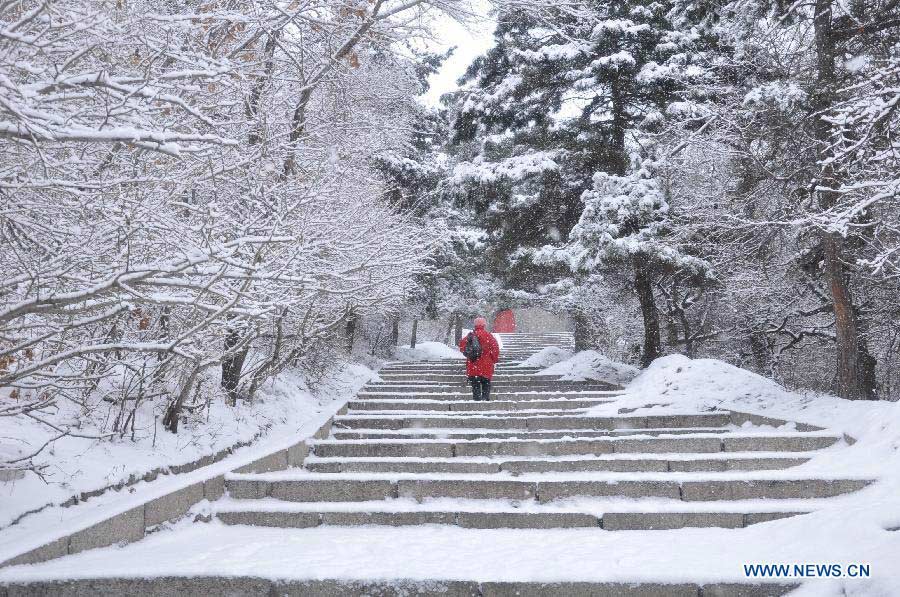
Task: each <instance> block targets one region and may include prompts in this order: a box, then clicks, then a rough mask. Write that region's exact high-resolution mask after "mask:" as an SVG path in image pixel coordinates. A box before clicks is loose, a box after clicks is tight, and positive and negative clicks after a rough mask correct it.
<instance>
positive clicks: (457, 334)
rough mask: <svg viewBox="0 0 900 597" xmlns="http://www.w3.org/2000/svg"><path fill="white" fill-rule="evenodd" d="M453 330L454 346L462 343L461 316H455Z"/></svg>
mask: <svg viewBox="0 0 900 597" xmlns="http://www.w3.org/2000/svg"><path fill="white" fill-rule="evenodd" d="M454 325H455V329H454V331H453V342H454V343H455V344H459V343H460V342H461V341H462V315H461V314H459V313H457V314H456V321H455V322H454Z"/></svg>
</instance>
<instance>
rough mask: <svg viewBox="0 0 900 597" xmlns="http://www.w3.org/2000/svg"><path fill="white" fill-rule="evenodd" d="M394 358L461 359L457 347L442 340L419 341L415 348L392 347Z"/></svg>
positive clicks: (422, 359)
mask: <svg viewBox="0 0 900 597" xmlns="http://www.w3.org/2000/svg"><path fill="white" fill-rule="evenodd" d="M394 358H395V359H397V360H398V361H410V362H411V361H439V360H442V359H457V360H462V359H463V358H464V357H463V355H462V353H461V352H459V349H457V348H454V347H452V346H447V345H446V344H444V343H443V342H419V343H417V344H416V347H415V348H409V347H408V346H398V347H397V348H395V349H394Z"/></svg>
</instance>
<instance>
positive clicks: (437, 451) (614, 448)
mask: <svg viewBox="0 0 900 597" xmlns="http://www.w3.org/2000/svg"><path fill="white" fill-rule="evenodd" d="M745 440H750V441H745ZM836 441H838V438H837V437H833V436H832V437H828V436H811V437H805V436H802V435H797V436H776V437H767V436H752V437H748V438H742V437H729V436H727V435H726V436H721V437H716V436H713V437H696V436H680V437H642V438H627V437H625V438H621V437H613V438H592V439H571V440H532V441H528V440H473V441H465V440H459V441H455V442H452V441H440V440H439V441H421V440H358V441H356V440H346V441H344V440H323V441H318V442H315V443H313V444H312V450H313V452H314V453H315V455H316V456H320V457H359V456H363V457H416V458H452V457H456V456H491V457H493V456H566V455H575V454H581V455H587V454H613V453H615V454H632V453H642V454H643V453H679V452H687V453H692V454H697V453H705V454H709V453H718V452H808V451H812V450H818V449H822V448H827V447H828V446H830V445H832V444H834V443H835V442H836Z"/></svg>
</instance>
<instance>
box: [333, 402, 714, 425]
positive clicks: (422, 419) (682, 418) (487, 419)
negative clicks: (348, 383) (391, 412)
mask: <svg viewBox="0 0 900 597" xmlns="http://www.w3.org/2000/svg"><path fill="white" fill-rule="evenodd" d="M488 404H490V403H488ZM334 423H335V426H336V427H337V428H345V429H426V428H429V427H443V428H447V429H452V428H460V427H462V428H471V429H528V430H531V431H542V430H557V429H590V430H604V429H605V430H610V429H659V428H662V427H725V426H727V425H730V424H731V419H730V416H729V414H728V413H702V414H684V415H651V416H621V417H591V416H552V417H551V416H533V415H518V416H517V415H516V414H515V413H511V414H508V415H503V416H482V415H480V414H478V413H475V414H464V413H460V414H452V415H451V414H447V415H441V416H438V415H433V416H411V415H410V416H402V415H395V416H385V415H352V416H351V415H342V416H338V417H335V418H334Z"/></svg>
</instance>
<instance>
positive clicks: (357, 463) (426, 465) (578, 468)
mask: <svg viewBox="0 0 900 597" xmlns="http://www.w3.org/2000/svg"><path fill="white" fill-rule="evenodd" d="M808 461H809V457H801V458H791V457H763V458H704V457H702V456H694V457H690V458H676V459H669V458H592V459H577V460H541V459H536V458H533V459H527V460H503V459H500V460H490V461H483V460H482V461H479V460H466V459H463V458H410V459H389V458H360V459H348V458H320V457H314V458H310V459H309V460H308V461H307V462H306V464H305V465H304V467H305V468H306V470H308V471H311V472H314V473H417V474H428V473H442V474H443V473H464V474H491V473H500V472H505V473H510V474H512V475H520V474H525V473H549V472H561V473H570V472H642V473H651V472H657V473H665V472H725V471H761V470H784V469H788V468H791V467H794V466H799V465H801V464H803V463H805V462H808Z"/></svg>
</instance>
